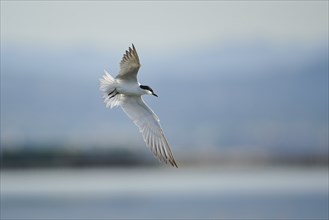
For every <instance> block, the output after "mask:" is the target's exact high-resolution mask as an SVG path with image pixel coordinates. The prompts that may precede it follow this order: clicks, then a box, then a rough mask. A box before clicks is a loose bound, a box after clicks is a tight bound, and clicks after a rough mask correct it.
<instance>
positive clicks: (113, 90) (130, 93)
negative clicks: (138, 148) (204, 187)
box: [100, 45, 177, 167]
mask: <svg viewBox="0 0 329 220" xmlns="http://www.w3.org/2000/svg"><path fill="white" fill-rule="evenodd" d="M140 66H141V65H140V62H139V57H138V54H137V51H136V49H135V47H134V45H132V48H130V47H129V51H126V53H125V54H124V56H123V58H122V60H121V63H120V72H119V74H118V75H117V76H116V77H115V78H113V77H112V76H111V75H110V74H109V73H107V72H106V71H105V75H104V76H103V78H102V79H100V90H101V91H102V92H103V97H104V102H105V104H106V107H111V108H113V107H115V106H121V108H122V109H123V111H124V112H125V113H126V114H127V115H128V117H129V118H130V119H131V120H133V122H134V123H135V124H136V125H137V127H138V128H139V130H140V132H141V133H142V135H143V138H144V141H145V143H146V144H147V146H148V147H149V148H150V149H151V151H152V152H153V154H154V155H155V156H156V157H157V158H158V159H159V160H160V161H162V162H165V163H169V164H171V165H172V166H175V167H177V164H176V161H175V159H174V156H173V153H172V152H171V149H170V146H169V143H168V141H167V139H166V137H165V136H164V133H163V130H162V128H161V126H160V120H159V118H158V116H157V115H156V114H155V113H154V112H153V111H152V109H150V108H149V107H148V106H147V105H146V103H145V102H144V100H143V98H142V95H146V94H149V95H154V96H157V95H156V94H155V93H154V92H153V90H152V89H151V88H150V87H149V86H145V85H141V84H140V83H139V82H138V80H137V73H138V70H139V68H140Z"/></svg>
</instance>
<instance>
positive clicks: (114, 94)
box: [108, 89, 119, 99]
mask: <svg viewBox="0 0 329 220" xmlns="http://www.w3.org/2000/svg"><path fill="white" fill-rule="evenodd" d="M112 94H113V95H112ZM117 94H119V93H118V92H117V89H114V90H113V91H112V92H110V93H109V94H108V96H110V95H112V96H110V99H111V98H113V97H114V96H116V95H117Z"/></svg>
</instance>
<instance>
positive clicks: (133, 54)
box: [116, 45, 141, 82]
mask: <svg viewBox="0 0 329 220" xmlns="http://www.w3.org/2000/svg"><path fill="white" fill-rule="evenodd" d="M140 66H141V64H140V62H139V58H138V54H137V51H136V48H135V46H134V45H132V48H131V47H129V50H126V53H125V54H123V57H122V60H121V62H120V72H119V74H118V75H117V77H116V79H119V80H125V81H131V82H137V73H138V70H139V68H140Z"/></svg>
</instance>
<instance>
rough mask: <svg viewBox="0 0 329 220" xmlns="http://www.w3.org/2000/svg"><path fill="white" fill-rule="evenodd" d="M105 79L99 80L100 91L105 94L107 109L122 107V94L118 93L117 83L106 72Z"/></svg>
mask: <svg viewBox="0 0 329 220" xmlns="http://www.w3.org/2000/svg"><path fill="white" fill-rule="evenodd" d="M104 73H105V74H104V75H103V78H101V79H99V81H100V87H99V89H100V90H101V91H102V92H103V98H104V103H105V104H106V107H111V108H113V107H115V106H118V105H120V100H121V94H118V93H117V92H116V81H115V78H114V77H113V76H111V75H110V74H109V73H108V72H106V70H104Z"/></svg>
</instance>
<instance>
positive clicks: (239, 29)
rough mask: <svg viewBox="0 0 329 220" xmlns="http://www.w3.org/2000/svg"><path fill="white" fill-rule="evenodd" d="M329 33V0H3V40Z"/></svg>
mask: <svg viewBox="0 0 329 220" xmlns="http://www.w3.org/2000/svg"><path fill="white" fill-rule="evenodd" d="M253 37H263V38H266V39H270V40H273V41H306V42H309V41H318V40H325V39H327V38H328V2H327V1H287V2H285V1H265V2H263V1H245V2H244V1H232V2H229V1H218V2H217V1H208V2H204V1H191V2H186V1H180V2H172V1H168V2H167V1H161V2H156V1H137V2H133V1H124V2H115V1H98V2H97V1H96V2H94V1H81V2H79V1H70V2H65V1H59V2H57V1H45V2H43V1H1V40H2V42H5V43H6V42H21V43H27V42H28V43H34V44H41V45H42V44H45V45H48V46H49V47H50V46H56V47H58V46H64V47H65V46H70V45H75V44H89V45H91V46H93V47H101V48H107V47H110V48H113V47H117V48H122V47H125V46H127V44H130V43H132V41H133V43H135V44H137V45H139V46H140V47H143V48H147V47H150V48H152V47H156V48H158V49H162V48H166V47H171V48H172V47H177V48H180V47H183V48H184V47H191V46H195V47H202V46H203V45H204V44H211V43H214V42H215V43H216V42H220V41H222V40H227V39H232V38H253Z"/></svg>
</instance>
